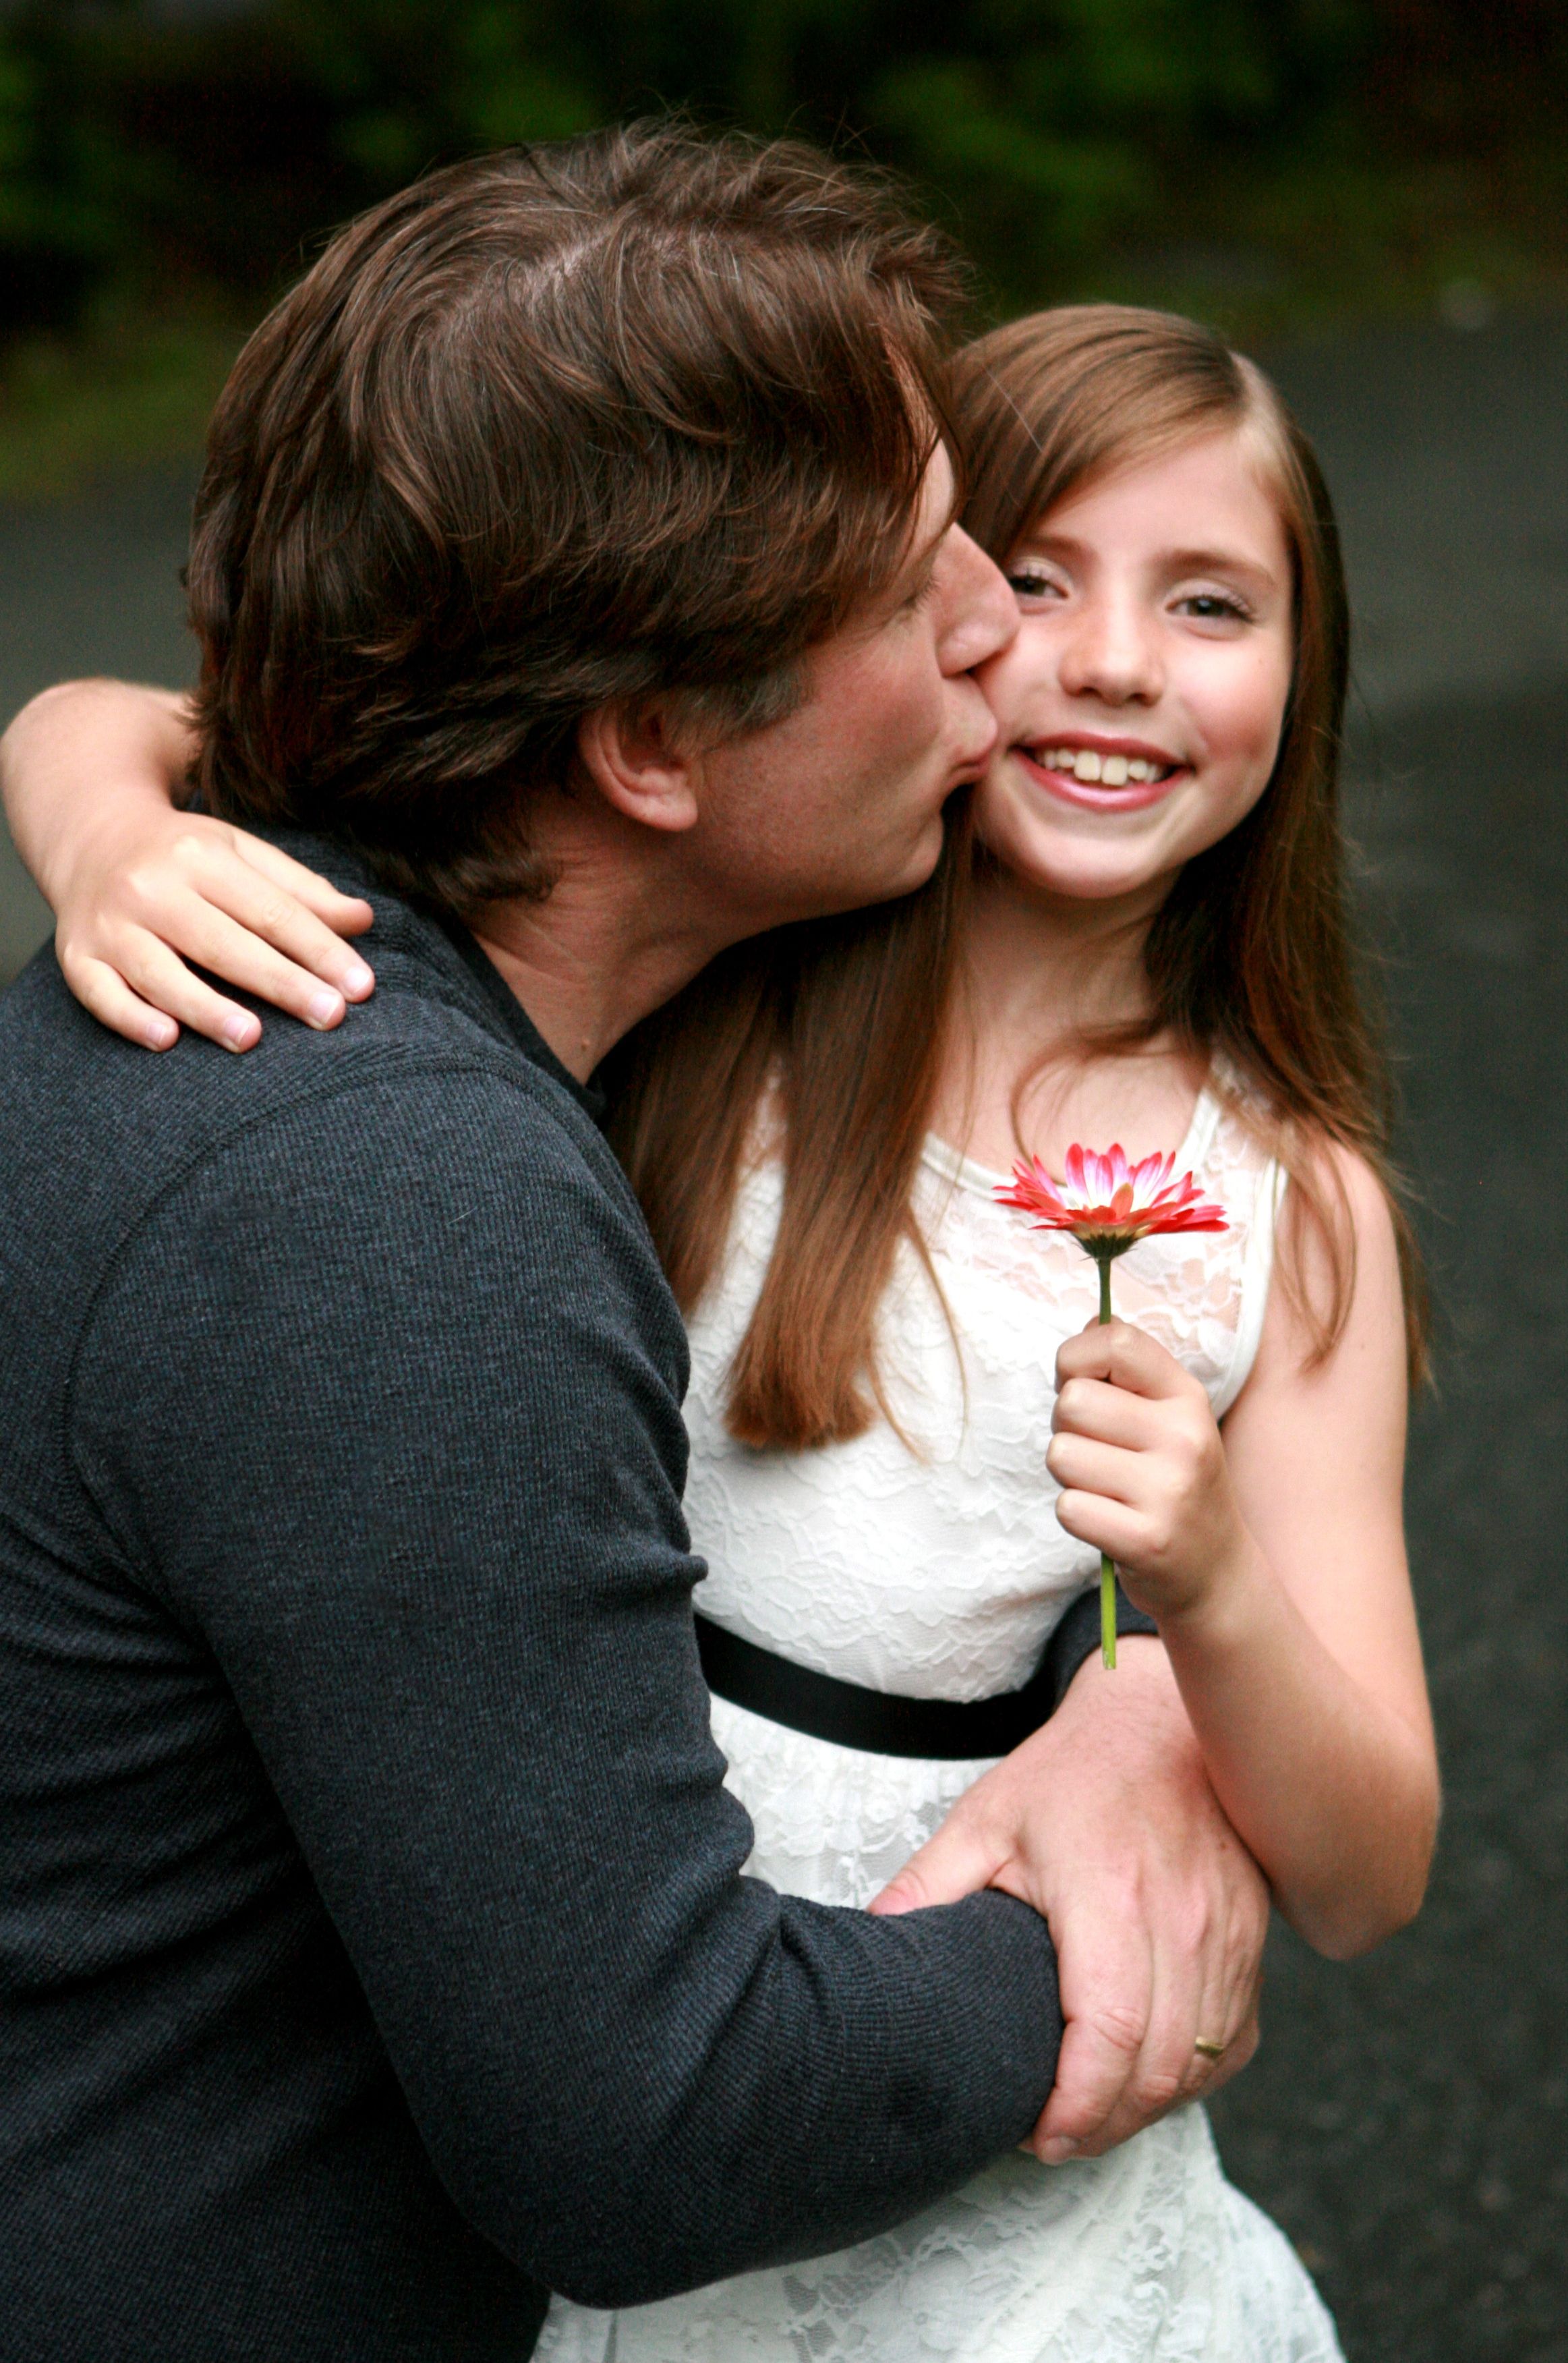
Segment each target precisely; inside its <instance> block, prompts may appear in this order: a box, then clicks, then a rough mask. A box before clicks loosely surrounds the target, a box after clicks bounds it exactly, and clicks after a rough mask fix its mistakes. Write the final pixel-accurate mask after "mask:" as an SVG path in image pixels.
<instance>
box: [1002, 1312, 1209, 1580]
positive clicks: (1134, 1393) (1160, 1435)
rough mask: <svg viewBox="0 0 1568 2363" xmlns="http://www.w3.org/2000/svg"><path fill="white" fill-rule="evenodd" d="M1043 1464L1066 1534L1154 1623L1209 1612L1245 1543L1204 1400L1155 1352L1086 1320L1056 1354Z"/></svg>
mask: <svg viewBox="0 0 1568 2363" xmlns="http://www.w3.org/2000/svg"><path fill="white" fill-rule="evenodd" d="M1056 1386H1057V1394H1056V1408H1055V1414H1054V1415H1053V1418H1052V1423H1051V1424H1052V1426H1053V1428H1054V1429H1055V1434H1054V1436H1053V1437H1052V1439H1051V1445H1050V1449H1049V1450H1048V1452H1047V1453H1046V1456H1045V1462H1046V1466H1047V1468H1048V1469H1049V1470H1050V1471H1051V1474H1052V1476H1053V1477H1054V1478H1055V1480H1056V1482H1057V1483H1058V1485H1060V1486H1061V1487H1062V1488H1063V1492H1062V1497H1061V1499H1060V1501H1059V1502H1058V1503H1057V1504H1056V1514H1057V1516H1058V1518H1059V1519H1060V1520H1061V1522H1062V1525H1064V1526H1065V1527H1066V1530H1067V1532H1068V1534H1070V1535H1074V1536H1076V1537H1077V1539H1078V1540H1079V1541H1080V1542H1085V1543H1092V1544H1093V1545H1094V1547H1095V1548H1096V1549H1097V1550H1102V1551H1108V1552H1109V1553H1110V1557H1111V1558H1112V1559H1114V1560H1115V1561H1116V1563H1117V1566H1118V1568H1119V1569H1120V1570H1121V1573H1122V1577H1123V1580H1124V1581H1125V1584H1126V1588H1127V1591H1128V1592H1129V1594H1130V1595H1131V1597H1132V1599H1133V1600H1135V1601H1136V1602H1137V1603H1138V1605H1139V1607H1140V1608H1142V1609H1143V1610H1144V1611H1145V1612H1146V1613H1147V1614H1149V1615H1151V1616H1154V1617H1155V1618H1156V1619H1157V1620H1158V1621H1159V1622H1160V1624H1161V1625H1165V1624H1166V1623H1167V1622H1171V1621H1175V1622H1177V1623H1179V1622H1181V1621H1183V1620H1186V1619H1188V1618H1190V1617H1191V1616H1192V1614H1194V1612H1195V1611H1197V1610H1198V1609H1200V1608H1204V1607H1207V1606H1209V1604H1210V1603H1212V1601H1213V1599H1214V1598H1215V1596H1216V1594H1217V1593H1219V1592H1221V1591H1222V1590H1224V1589H1225V1588H1227V1587H1228V1586H1229V1584H1230V1583H1231V1581H1233V1580H1234V1579H1235V1578H1236V1576H1237V1574H1238V1572H1239V1570H1241V1569H1242V1566H1243V1565H1244V1562H1245V1559H1246V1556H1247V1553H1248V1550H1249V1547H1250V1538H1249V1537H1248V1535H1247V1531H1246V1528H1245V1526H1244V1525H1243V1524H1242V1515H1241V1512H1240V1510H1239V1509H1238V1507H1237V1504H1236V1499H1235V1494H1234V1492H1233V1491H1232V1489H1231V1472H1230V1470H1229V1467H1228V1466H1227V1463H1226V1459H1225V1448H1224V1445H1223V1443H1222V1442H1221V1441H1220V1430H1219V1427H1218V1426H1217V1425H1216V1422H1215V1418H1214V1414H1213V1412H1212V1410H1211V1409H1210V1408H1209V1398H1208V1396H1207V1395H1206V1394H1205V1393H1204V1392H1203V1389H1202V1387H1201V1386H1200V1385H1199V1384H1198V1381H1197V1380H1196V1379H1195V1378H1193V1377H1191V1376H1190V1375H1189V1374H1188V1372H1187V1371H1186V1370H1183V1369H1182V1367H1181V1364H1180V1363H1179V1362H1177V1361H1176V1359H1174V1357H1173V1356H1171V1355H1169V1354H1167V1353H1166V1352H1165V1348H1164V1347H1163V1346H1157V1345H1156V1344H1155V1343H1154V1339H1153V1338H1152V1337H1147V1336H1145V1334H1144V1332H1143V1330H1141V1329H1134V1328H1132V1326H1130V1325H1129V1324H1128V1323H1127V1322H1125V1321H1107V1322H1099V1321H1097V1322H1093V1323H1091V1324H1090V1326H1089V1327H1088V1328H1087V1329H1085V1330H1084V1331H1083V1332H1082V1333H1081V1335H1080V1336H1078V1337H1069V1338H1068V1339H1067V1341H1066V1344H1065V1345H1064V1346H1063V1348H1062V1349H1061V1351H1060V1353H1059V1354H1058V1355H1057V1357H1056Z"/></svg>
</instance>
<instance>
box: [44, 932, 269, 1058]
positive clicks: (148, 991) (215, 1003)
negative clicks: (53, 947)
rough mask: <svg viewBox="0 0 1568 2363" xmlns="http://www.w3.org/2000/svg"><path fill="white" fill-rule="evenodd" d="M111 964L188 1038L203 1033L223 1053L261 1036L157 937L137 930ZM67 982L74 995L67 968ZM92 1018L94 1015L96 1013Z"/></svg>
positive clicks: (255, 1022)
mask: <svg viewBox="0 0 1568 2363" xmlns="http://www.w3.org/2000/svg"><path fill="white" fill-rule="evenodd" d="M62 965H63V963H62ZM93 965H94V967H102V966H104V965H105V963H104V962H102V961H95V962H94V963H93ZM114 966H115V968H116V970H117V971H118V972H119V975H120V978H121V980H122V982H124V983H125V984H126V985H127V987H128V988H129V991H130V992H131V993H132V995H133V996H139V998H140V999H141V1000H142V1001H143V1002H144V1003H147V1004H150V1006H151V1007H152V1008H153V1009H154V1010H155V1011H158V1010H160V1011H161V1012H162V1013H163V1015H165V1016H167V1017H172V1018H173V1019H174V1020H175V1021H176V1023H177V1024H178V1025H181V1026H189V1027H190V1029H191V1031H192V1033H193V1034H201V1035H204V1037H205V1038H206V1039H207V1040H208V1041H209V1042H216V1043H218V1044H219V1045H220V1047H221V1048H224V1049H226V1050H248V1049H249V1048H251V1047H252V1045H253V1044H254V1043H256V1042H259V1040H260V1038H261V1020H260V1019H259V1017H258V1016H257V1015H256V1013H255V1011H254V1010H252V1009H242V1008H241V1007H240V1005H239V1004H238V1003H237V1001H226V1000H225V998H224V996H223V995H222V993H215V992H214V991H213V989H212V987H211V985H209V984H204V983H203V982H202V980H201V978H200V977H199V976H193V974H192V972H191V971H190V970H189V969H188V968H187V967H186V965H185V963H184V961H183V960H182V959H181V958H180V955H179V953H178V952H174V951H171V950H170V949H169V946H168V945H167V944H165V943H160V941H159V939H158V937H156V936H149V935H147V934H145V933H140V932H139V931H138V939H137V940H136V941H135V942H134V943H133V944H131V945H129V946H128V947H127V949H126V951H125V952H124V954H123V955H122V954H119V953H116V958H115V962H114ZM66 982H67V983H68V984H70V985H71V988H72V992H76V990H77V988H76V984H75V981H74V978H73V976H72V972H71V971H70V970H67V971H66ZM78 997H79V998H83V997H84V996H82V995H80V994H79V995H78ZM88 1006H89V1007H91V1006H92V1004H90V1003H89V1004H88ZM94 1015H97V1012H96V1011H95V1010H94Z"/></svg>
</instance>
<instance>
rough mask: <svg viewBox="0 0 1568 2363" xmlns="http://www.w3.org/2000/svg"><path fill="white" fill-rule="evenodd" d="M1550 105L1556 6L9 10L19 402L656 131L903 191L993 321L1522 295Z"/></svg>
mask: <svg viewBox="0 0 1568 2363" xmlns="http://www.w3.org/2000/svg"><path fill="white" fill-rule="evenodd" d="M1565 88H1568V8H1565V7H1564V6H1563V5H1562V0H1486V5H1485V6H1479V5H1477V0H249V5H247V0H0V410H4V409H6V407H7V406H9V407H10V408H12V409H14V408H15V406H16V404H17V401H19V400H25V399H26V398H28V397H27V396H26V388H27V386H28V385H32V386H34V387H35V388H36V386H37V385H38V384H39V383H42V382H44V381H47V380H48V378H49V375H50V368H51V367H53V366H54V364H53V363H51V362H50V361H49V359H48V351H47V349H46V348H50V339H51V338H52V339H53V340H54V341H55V342H56V343H58V342H59V341H60V340H61V339H62V338H63V339H64V340H65V341H66V342H67V343H68V344H69V345H70V346H71V349H72V350H73V351H76V350H82V351H91V350H92V349H94V340H96V342H97V344H98V345H99V346H101V347H103V348H104V349H105V350H112V351H116V352H119V353H120V354H121V355H122V357H123V355H124V352H125V350H126V349H127V337H129V338H130V341H131V342H132V343H134V342H135V339H136V336H137V335H139V334H141V333H142V332H141V330H139V329H134V328H127V327H126V323H127V322H134V320H135V319H136V318H137V317H138V316H159V317H169V316H178V317H179V318H180V319H181V320H182V321H184V322H189V321H190V320H192V319H202V318H205V319H206V320H208V321H209V322H210V321H213V320H215V319H220V320H223V321H225V322H227V323H235V322H238V321H240V320H243V319H247V318H249V317H252V316H254V315H255V313H256V311H257V309H258V308H259V306H260V305H261V304H263V303H264V302H265V300H266V299H267V297H268V296H269V294H271V293H272V292H273V291H275V289H276V288H277V287H278V286H279V285H280V284H282V282H283V281H284V280H286V278H287V277H288V276H289V275H291V274H292V273H293V272H294V271H296V270H297V269H298V267H299V265H300V262H301V261H302V259H303V258H304V256H306V255H307V254H308V253H309V252H310V251H311V250H312V246H313V243H314V242H315V240H316V239H318V238H319V236H320V234H321V233H322V232H323V231H324V230H325V229H326V228H329V227H331V226H332V225H333V224H334V223H336V222H337V221H339V220H341V219H343V218H344V217H345V216H348V214H350V213H352V212H353V211H355V210H356V209H357V208H358V207H359V206H360V205H364V204H366V203H368V202H370V201H371V200H372V199H374V198H375V197H377V196H378V195H380V194H382V193H384V192H385V191H387V190H389V189H391V188H392V187H394V186H396V185H397V184H398V183H401V182H403V181H405V180H407V179H408V178H410V177H411V176H412V175H414V173H417V172H420V171H422V170H423V169H425V167H427V166H428V165H430V164H432V163H435V162H437V161H442V160H445V159H447V158H449V157H452V156H456V155H460V154H462V153H464V152H467V151H469V150H474V149H477V148H484V147H490V146H495V145H499V144H503V143H506V142H510V141H513V140H522V139H540V138H544V139H551V138H557V137H559V136H561V135H563V134H566V133H569V132H572V131H576V130H579V129H580V128H585V127H587V126H590V125H592V124H596V123H601V122H604V121H606V120H609V119H612V118H613V117H616V116H625V115H627V114H634V113H640V112H646V111H648V110H650V109H654V108H657V107H660V106H664V105H675V106H679V107H684V108H687V109H689V110H690V112H691V113H693V114H694V115H695V116H697V117H698V118H699V119H701V120H703V121H708V122H713V123H740V124H744V125H747V126H749V127H751V128H756V129H759V130H764V131H777V130H797V131H800V132H802V133H804V134H806V135H807V136H809V137H812V138H813V139H819V140H826V141H829V142H832V143H834V144H835V145H837V146H839V147H841V148H847V149H849V150H851V151H853V152H860V153H863V154H867V155H869V156H872V157H875V158H878V159H880V160H882V161H887V162H889V163H891V164H892V165H894V166H896V167H897V168H899V169H900V171H902V172H905V173H906V174H908V175H909V176H910V177H911V180H912V181H913V182H914V183H916V184H917V186H918V187H919V189H920V190H921V191H922V194H923V196H924V199H925V201H926V202H927V203H929V204H930V205H932V206H933V208H934V209H935V210H936V211H937V212H938V214H939V215H940V216H942V217H943V218H944V219H945V220H946V221H947V223H948V224H949V226H950V227H952V228H954V229H955V231H956V232H957V233H958V234H959V235H960V236H961V237H962V238H963V239H964V240H965V242H966V245H967V246H968V248H969V250H970V252H971V253H972V254H973V255H974V256H975V258H976V260H977V262H978V263H979V265H980V268H981V272H982V278H983V283H984V285H985V288H986V290H987V294H988V300H989V303H990V304H991V305H992V307H993V308H997V309H1001V308H1015V307H1017V306H1019V305H1024V304H1028V303H1031V302H1039V301H1043V300H1050V299H1051V298H1053V297H1056V296H1060V295H1063V294H1073V293H1078V292H1082V291H1084V290H1086V289H1088V288H1091V287H1092V288H1094V289H1097V290H1099V292H1102V293H1106V294H1122V295H1139V294H1148V295H1155V296H1158V297H1160V298H1162V299H1164V300H1171V301H1176V302H1184V303H1186V304H1187V305H1188V306H1189V307H1191V308H1196V309H1199V310H1203V311H1206V312H1207V313H1208V314H1209V316H1214V317H1218V318H1220V320H1222V321H1225V322H1227V323H1229V324H1231V325H1242V326H1246V327H1263V328H1264V329H1266V328H1267V327H1270V326H1273V325H1276V324H1277V323H1279V322H1282V321H1283V320H1285V319H1287V318H1291V317H1294V316H1299V315H1300V314H1301V313H1302V311H1303V310H1306V311H1310V310H1311V309H1312V308H1313V307H1314V306H1315V305H1318V306H1321V305H1342V304H1344V303H1345V302H1347V301H1349V302H1354V303H1359V304H1361V305H1366V304H1375V303H1378V302H1384V301H1388V300H1393V301H1401V300H1408V299H1409V297H1410V296H1411V294H1415V295H1416V296H1417V297H1418V298H1419V299H1420V300H1427V299H1429V298H1430V295H1431V294H1432V293H1434V292H1435V290H1436V289H1437V288H1439V287H1440V286H1441V285H1442V284H1443V283H1444V282H1445V281H1451V280H1452V279H1453V278H1454V277H1455V276H1456V275H1458V276H1460V277H1462V278H1463V279H1464V280H1466V281H1467V282H1469V281H1474V282H1476V283H1483V282H1484V283H1485V284H1486V285H1487V286H1489V287H1491V288H1493V289H1494V290H1495V291H1496V292H1497V293H1499V294H1504V295H1507V294H1508V293H1509V292H1510V289H1511V288H1513V287H1515V286H1524V285H1527V284H1528V283H1530V281H1531V279H1532V275H1533V274H1539V273H1540V272H1542V271H1545V272H1551V273H1553V274H1555V273H1558V272H1561V271H1562V267H1563V262H1564V253H1565V250H1568V234H1565V232H1564V229H1563V227H1562V226H1563V223H1564V221H1565V219H1568V202H1565V200H1568V165H1565V161H1564V160H1565V159H1568V136H1565V134H1568V120H1565V114H1564V106H1563V94H1564V91H1565ZM223 333H229V331H228V330H225V331H224V332H223ZM40 339H41V342H40ZM219 340H220V341H221V336H220V339H219ZM154 342H156V338H154ZM210 344H211V338H209V346H210ZM7 348H8V349H9V353H10V360H9V361H6V358H5V352H6V349H7ZM50 349H51V348H50ZM40 353H41V354H43V356H44V358H43V359H42V360H41V361H40V359H39V356H40ZM18 355H20V358H19V359H18ZM40 373H41V374H40ZM6 387H9V392H8V393H7V392H6ZM18 387H20V388H21V389H22V392H21V393H18V391H17V389H18ZM176 406H177V405H176Z"/></svg>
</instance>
